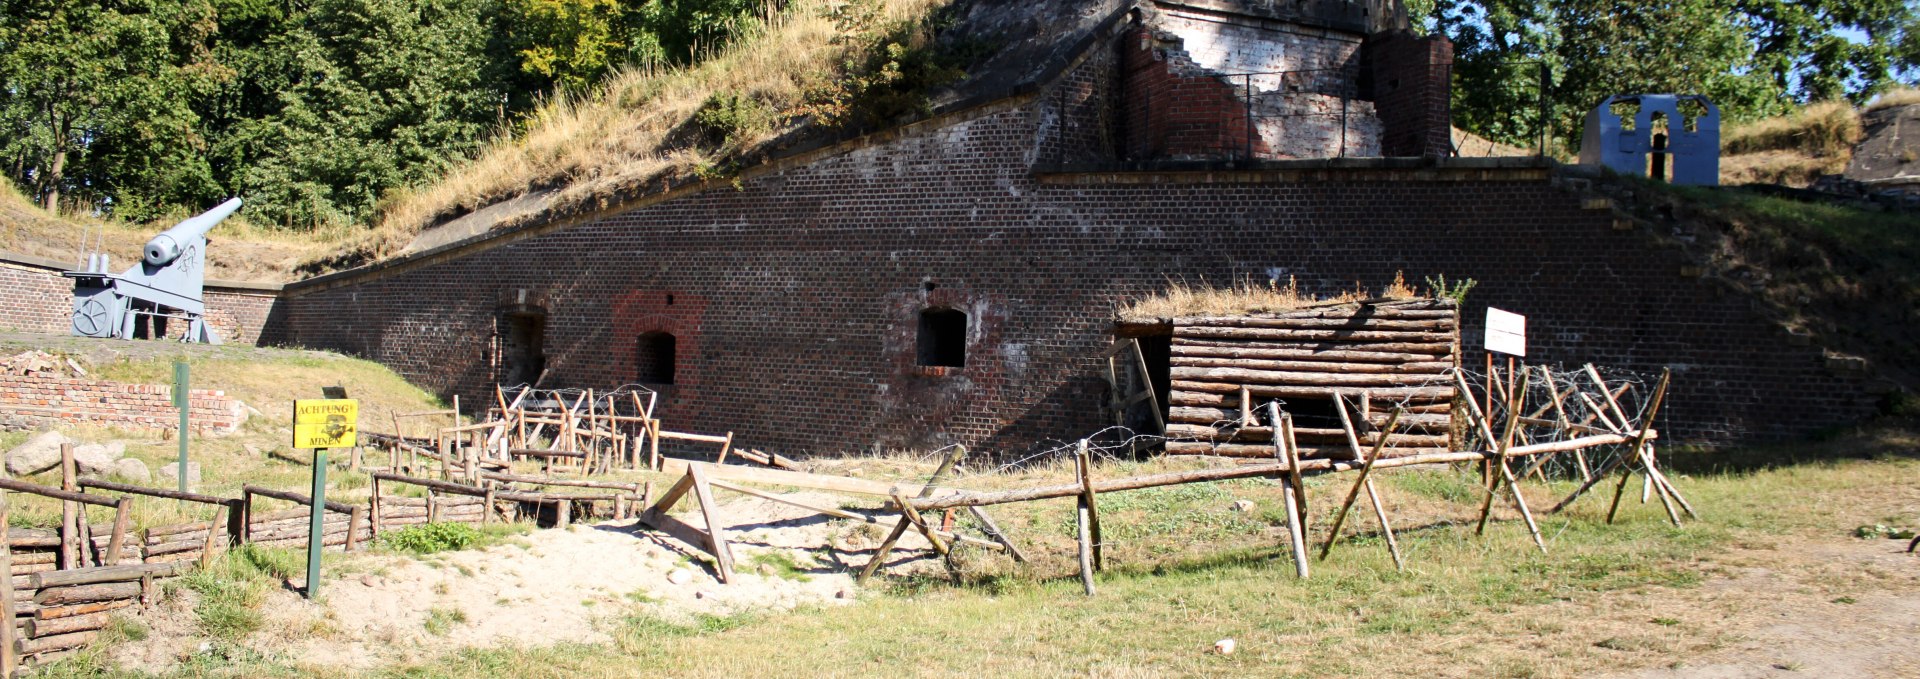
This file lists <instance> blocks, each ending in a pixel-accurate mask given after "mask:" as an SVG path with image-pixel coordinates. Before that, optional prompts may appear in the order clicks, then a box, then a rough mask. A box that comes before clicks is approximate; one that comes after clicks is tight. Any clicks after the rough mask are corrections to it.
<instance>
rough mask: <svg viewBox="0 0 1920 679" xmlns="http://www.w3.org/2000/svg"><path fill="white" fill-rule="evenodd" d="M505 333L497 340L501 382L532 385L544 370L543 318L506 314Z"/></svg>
mask: <svg viewBox="0 0 1920 679" xmlns="http://www.w3.org/2000/svg"><path fill="white" fill-rule="evenodd" d="M506 325H507V327H506V333H504V334H503V336H502V337H501V340H502V346H501V351H500V353H501V354H502V356H501V358H502V360H501V367H502V368H503V370H502V371H501V379H500V381H501V382H502V383H503V384H508V385H516V384H533V381H534V380H537V379H540V373H541V371H543V370H545V369H546V367H547V356H546V350H545V347H543V346H542V345H543V343H544V341H545V337H546V334H547V317H546V316H545V315H543V314H538V313H512V314H507V318H506Z"/></svg>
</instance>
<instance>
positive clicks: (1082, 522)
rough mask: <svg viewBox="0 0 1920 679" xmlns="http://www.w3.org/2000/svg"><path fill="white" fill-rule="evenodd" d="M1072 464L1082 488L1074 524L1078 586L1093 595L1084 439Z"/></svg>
mask: <svg viewBox="0 0 1920 679" xmlns="http://www.w3.org/2000/svg"><path fill="white" fill-rule="evenodd" d="M1073 464H1074V470H1075V471H1077V472H1078V473H1079V475H1080V485H1081V488H1082V491H1081V494H1080V498H1079V501H1078V502H1076V503H1075V504H1076V505H1078V514H1077V515H1076V518H1077V519H1078V521H1077V522H1076V523H1075V524H1074V525H1075V527H1076V528H1078V533H1079V535H1078V537H1079V538H1080V587H1081V588H1082V589H1084V590H1086V592H1087V596H1093V594H1094V587H1093V569H1094V563H1093V542H1094V537H1093V508H1092V507H1091V506H1089V505H1088V504H1087V495H1086V490H1085V489H1086V488H1087V485H1088V484H1087V441H1086V439H1081V440H1080V450H1079V451H1078V453H1077V454H1075V455H1074V457H1073Z"/></svg>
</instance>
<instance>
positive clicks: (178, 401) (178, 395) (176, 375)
mask: <svg viewBox="0 0 1920 679" xmlns="http://www.w3.org/2000/svg"><path fill="white" fill-rule="evenodd" d="M188 372H189V371H188V369H187V362H186V361H174V362H173V404H174V405H176V406H179V407H180V467H179V468H178V469H176V470H175V471H177V472H179V473H177V474H175V476H178V477H180V492H182V493H184V492H187V432H188V431H191V430H189V429H188V428H187V406H188V401H189V399H188V398H187V376H188Z"/></svg>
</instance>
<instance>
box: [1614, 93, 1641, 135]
mask: <svg viewBox="0 0 1920 679" xmlns="http://www.w3.org/2000/svg"><path fill="white" fill-rule="evenodd" d="M1607 110H1609V111H1612V112H1613V115H1614V116H1615V117H1617V118H1619V119H1620V131H1622V132H1632V131H1633V128H1634V127H1635V126H1636V125H1638V124H1639V122H1640V121H1639V118H1640V100H1639V99H1622V100H1620V101H1616V102H1613V103H1612V104H1609V105H1608V106H1607Z"/></svg>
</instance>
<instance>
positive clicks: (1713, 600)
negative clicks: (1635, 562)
mask: <svg viewBox="0 0 1920 679" xmlns="http://www.w3.org/2000/svg"><path fill="white" fill-rule="evenodd" d="M1905 546H1906V543H1905V542H1904V541H1894V540H1854V539H1847V538H1835V539H1832V540H1826V541H1798V540H1795V541H1783V542H1781V543H1779V544H1776V545H1773V546H1771V547H1770V548H1767V549H1743V550H1738V551H1735V552H1732V553H1729V554H1726V555H1724V556H1720V557H1717V558H1716V559H1715V561H1717V562H1719V563H1721V564H1724V565H1725V571H1726V572H1724V573H1722V574H1719V575H1717V576H1715V577H1712V578H1710V579H1708V580H1707V581H1706V582H1705V583H1704V584H1702V585H1701V587H1700V588H1699V589H1698V590H1696V591H1694V592H1689V593H1685V594H1683V596H1684V597H1685V598H1686V599H1687V600H1688V601H1687V602H1686V603H1687V604H1688V605H1689V606H1694V607H1700V608H1704V609H1706V610H1708V611H1710V612H1712V613H1714V614H1717V615H1718V616H1719V620H1720V622H1719V624H1718V626H1717V629H1716V630H1715V632H1716V634H1717V636H1718V637H1719V645H1720V648H1719V649H1717V650H1714V651H1711V652H1708V653H1705V654H1703V655H1701V656H1700V657H1692V658H1684V659H1682V660H1680V661H1679V662H1677V663H1675V666H1674V667H1669V668H1661V669H1652V670H1644V671H1637V672H1628V673H1622V674H1617V675H1613V676H1616V677H1619V678H1621V679H1629V678H1631V679H1749V678H1757V677H1920V556H1916V555H1910V554H1906V553H1905V552H1904V551H1903V550H1904V548H1905Z"/></svg>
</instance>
